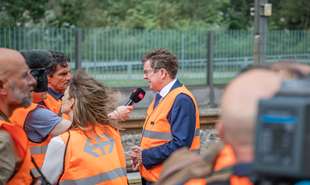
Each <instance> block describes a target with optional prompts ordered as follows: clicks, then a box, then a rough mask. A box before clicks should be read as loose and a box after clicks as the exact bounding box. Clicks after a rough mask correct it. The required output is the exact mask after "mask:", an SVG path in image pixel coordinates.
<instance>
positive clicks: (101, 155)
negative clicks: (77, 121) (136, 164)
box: [59, 124, 127, 185]
mask: <svg viewBox="0 0 310 185" xmlns="http://www.w3.org/2000/svg"><path fill="white" fill-rule="evenodd" d="M94 129H95V131H96V134H95V133H94V132H90V131H81V130H80V129H71V130H70V131H68V132H66V133H64V134H61V135H60V137H61V138H62V139H63V141H64V143H66V153H65V158H64V159H65V160H64V171H63V174H62V176H61V177H60V181H59V184H60V185H61V184H68V183H69V184H85V185H86V184H98V185H127V175H126V161H125V155H124V150H123V146H122V143H121V137H120V134H119V132H118V131H117V130H116V129H115V128H113V127H112V126H110V125H98V124H97V125H96V126H95V127H94Z"/></svg>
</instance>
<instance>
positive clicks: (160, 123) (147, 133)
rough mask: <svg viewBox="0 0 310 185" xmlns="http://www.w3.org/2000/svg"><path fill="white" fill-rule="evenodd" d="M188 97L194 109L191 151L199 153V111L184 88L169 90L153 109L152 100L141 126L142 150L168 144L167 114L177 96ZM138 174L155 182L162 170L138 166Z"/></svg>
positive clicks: (158, 166)
mask: <svg viewBox="0 0 310 185" xmlns="http://www.w3.org/2000/svg"><path fill="white" fill-rule="evenodd" d="M181 93H183V94H186V95H188V96H189V97H190V98H191V99H192V101H193V102H194V105H195V109H196V115H195V117H196V129H195V134H194V138H193V141H192V144H191V146H190V148H189V149H190V150H191V151H199V149H200V135H199V132H200V121H199V109H198V105H197V102H196V100H195V98H194V96H193V95H192V93H191V92H190V91H189V90H188V89H187V88H186V87H185V86H181V87H177V88H175V89H173V90H171V91H170V92H169V93H168V94H167V95H166V96H165V97H164V98H163V99H162V101H161V102H160V103H159V104H158V105H157V107H156V108H155V109H154V100H153V101H152V103H151V104H150V106H149V108H148V109H147V115H146V119H145V122H144V126H143V131H142V139H141V147H142V149H149V148H153V147H156V146H160V145H163V144H166V143H168V142H169V141H171V140H172V139H173V137H172V133H171V127H170V123H169V121H168V114H169V112H170V110H171V108H172V105H173V103H174V101H175V99H176V97H177V95H179V94H181ZM139 170H140V174H141V176H142V177H143V178H145V179H146V180H148V181H150V182H155V181H157V180H158V179H159V174H160V172H161V170H162V164H158V165H156V166H154V167H152V168H151V169H146V168H145V167H144V166H143V165H140V169H139Z"/></svg>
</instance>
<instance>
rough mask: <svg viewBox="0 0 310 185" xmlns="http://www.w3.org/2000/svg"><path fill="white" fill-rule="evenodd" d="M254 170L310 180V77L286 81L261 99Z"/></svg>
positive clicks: (276, 176)
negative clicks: (269, 95)
mask: <svg viewBox="0 0 310 185" xmlns="http://www.w3.org/2000/svg"><path fill="white" fill-rule="evenodd" d="M256 121H257V124H256V136H255V158H254V165H253V166H254V170H255V172H256V173H257V174H258V175H259V176H260V177H264V178H267V179H268V178H270V179H278V180H280V181H281V179H282V180H284V179H285V180H284V181H285V182H288V181H292V182H296V181H300V180H305V179H310V78H309V77H307V78H304V79H295V80H286V81H284V82H283V83H282V84H281V87H280V90H279V91H278V92H277V93H276V94H275V95H274V96H273V97H272V98H270V99H263V100H260V101H259V104H258V112H257V119H256Z"/></svg>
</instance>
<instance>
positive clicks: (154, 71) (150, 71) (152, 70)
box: [143, 69, 159, 76]
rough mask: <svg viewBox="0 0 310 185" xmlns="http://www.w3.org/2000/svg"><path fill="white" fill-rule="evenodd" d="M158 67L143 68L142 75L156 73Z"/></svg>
mask: <svg viewBox="0 0 310 185" xmlns="http://www.w3.org/2000/svg"><path fill="white" fill-rule="evenodd" d="M158 70H159V69H145V70H143V74H144V75H147V76H148V75H150V74H151V73H156V72H157V71H158Z"/></svg>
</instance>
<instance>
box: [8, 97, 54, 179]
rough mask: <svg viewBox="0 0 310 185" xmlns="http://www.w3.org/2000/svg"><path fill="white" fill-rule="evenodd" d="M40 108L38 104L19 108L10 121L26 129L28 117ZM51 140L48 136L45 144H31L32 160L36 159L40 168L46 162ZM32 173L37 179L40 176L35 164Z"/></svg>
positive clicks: (32, 166)
mask: <svg viewBox="0 0 310 185" xmlns="http://www.w3.org/2000/svg"><path fill="white" fill-rule="evenodd" d="M37 106H39V105H38V104H36V103H32V104H31V105H30V106H29V107H28V108H18V109H16V110H15V111H14V112H13V114H12V116H11V117H10V120H11V121H12V122H14V123H16V124H18V125H19V126H20V127H21V128H24V126H25V121H26V118H27V116H28V114H29V113H30V112H31V111H33V110H35V109H36V108H37ZM50 139H51V136H48V137H47V138H46V139H45V140H44V141H43V142H41V143H35V142H31V141H30V142H29V148H30V153H31V156H32V158H33V159H34V161H35V163H36V164H37V165H38V167H42V165H43V162H44V157H45V154H46V150H47V145H48V143H49V141H50ZM31 172H32V174H33V175H34V176H35V177H38V176H39V173H38V171H37V170H36V169H35V166H34V164H32V165H31Z"/></svg>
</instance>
